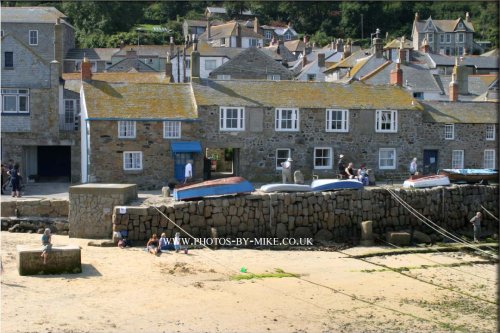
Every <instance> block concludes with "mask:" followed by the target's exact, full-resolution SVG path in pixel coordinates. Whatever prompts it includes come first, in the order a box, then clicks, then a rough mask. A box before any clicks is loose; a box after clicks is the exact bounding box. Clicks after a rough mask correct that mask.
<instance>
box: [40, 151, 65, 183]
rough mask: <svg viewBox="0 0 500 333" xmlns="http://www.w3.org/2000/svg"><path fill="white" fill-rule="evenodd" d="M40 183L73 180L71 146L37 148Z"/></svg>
mask: <svg viewBox="0 0 500 333" xmlns="http://www.w3.org/2000/svg"><path fill="white" fill-rule="evenodd" d="M37 164H38V174H37V176H38V181H41V182H49V181H58V182H69V181H70V180H71V146H38V147H37Z"/></svg>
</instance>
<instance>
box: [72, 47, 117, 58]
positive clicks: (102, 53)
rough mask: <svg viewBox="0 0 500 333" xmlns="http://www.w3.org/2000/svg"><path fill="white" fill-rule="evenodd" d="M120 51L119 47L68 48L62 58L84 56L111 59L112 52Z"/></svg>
mask: <svg viewBox="0 0 500 333" xmlns="http://www.w3.org/2000/svg"><path fill="white" fill-rule="evenodd" d="M118 51H120V49H119V48H92V49H69V50H68V53H66V57H65V58H64V59H77V60H78V59H83V57H84V56H86V57H87V58H88V59H90V60H104V61H111V57H112V56H113V54H115V53H117V52H118Z"/></svg>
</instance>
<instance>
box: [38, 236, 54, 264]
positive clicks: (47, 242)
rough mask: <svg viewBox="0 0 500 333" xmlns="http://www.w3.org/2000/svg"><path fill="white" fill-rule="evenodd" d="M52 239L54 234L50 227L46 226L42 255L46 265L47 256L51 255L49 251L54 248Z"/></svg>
mask: <svg viewBox="0 0 500 333" xmlns="http://www.w3.org/2000/svg"><path fill="white" fill-rule="evenodd" d="M51 239H52V235H51V234H50V229H49V228H46V229H45V231H44V232H43V235H42V245H43V251H42V255H41V257H42V258H43V264H44V265H45V264H46V263H47V257H48V256H49V252H50V250H51V249H52V243H51Z"/></svg>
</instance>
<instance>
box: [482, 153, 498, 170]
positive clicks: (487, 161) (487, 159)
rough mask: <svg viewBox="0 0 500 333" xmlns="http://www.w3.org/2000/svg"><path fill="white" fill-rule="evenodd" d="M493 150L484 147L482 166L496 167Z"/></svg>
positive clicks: (486, 167)
mask: <svg viewBox="0 0 500 333" xmlns="http://www.w3.org/2000/svg"><path fill="white" fill-rule="evenodd" d="M495 162H496V161H495V150H494V149H486V150H485V151H484V168H485V169H496V167H495Z"/></svg>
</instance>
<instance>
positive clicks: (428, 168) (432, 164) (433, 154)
mask: <svg viewBox="0 0 500 333" xmlns="http://www.w3.org/2000/svg"><path fill="white" fill-rule="evenodd" d="M423 171H424V175H429V174H437V172H438V151H437V150H435V149H424V170H423Z"/></svg>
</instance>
